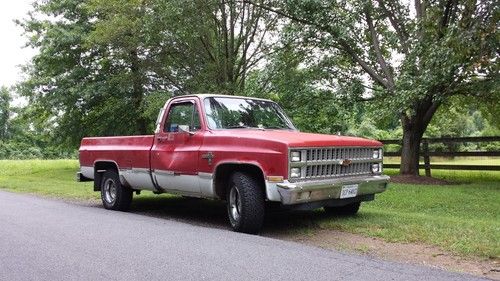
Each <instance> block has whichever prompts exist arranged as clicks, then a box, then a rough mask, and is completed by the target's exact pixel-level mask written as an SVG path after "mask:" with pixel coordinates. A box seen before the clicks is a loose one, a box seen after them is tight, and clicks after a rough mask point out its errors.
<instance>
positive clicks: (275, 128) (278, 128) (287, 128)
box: [265, 126, 293, 130]
mask: <svg viewBox="0 0 500 281" xmlns="http://www.w3.org/2000/svg"><path fill="white" fill-rule="evenodd" d="M265 128H266V129H271V130H293V129H292V128H289V127H279V126H269V127H265Z"/></svg>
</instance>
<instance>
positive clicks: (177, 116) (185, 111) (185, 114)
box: [151, 99, 203, 195]
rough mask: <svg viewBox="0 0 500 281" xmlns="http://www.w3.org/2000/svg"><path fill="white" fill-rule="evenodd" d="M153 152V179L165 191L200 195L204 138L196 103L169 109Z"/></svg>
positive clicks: (175, 103)
mask: <svg viewBox="0 0 500 281" xmlns="http://www.w3.org/2000/svg"><path fill="white" fill-rule="evenodd" d="M164 118H165V120H164V122H163V124H164V125H163V127H160V128H159V130H158V131H157V133H156V135H155V142H154V145H153V147H152V149H151V170H152V173H153V179H154V180H155V181H156V184H158V186H160V187H161V188H162V189H164V190H167V191H170V192H174V193H181V194H187V195H199V194H200V187H199V183H198V176H197V172H198V152H199V149H200V146H201V144H202V140H203V136H202V134H203V133H202V131H201V125H200V114H199V106H198V103H197V102H196V100H195V99H192V100H191V99H188V100H181V101H177V102H174V103H172V104H171V105H170V107H169V109H168V112H167V113H166V117H164Z"/></svg>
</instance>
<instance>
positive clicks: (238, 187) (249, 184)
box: [226, 172, 265, 234]
mask: <svg viewBox="0 0 500 281" xmlns="http://www.w3.org/2000/svg"><path fill="white" fill-rule="evenodd" d="M264 197H265V195H264V189H263V187H262V186H260V184H259V182H258V181H257V180H256V179H255V178H254V177H252V176H251V175H249V174H246V173H242V172H236V173H234V174H233V175H232V176H231V179H230V181H229V189H228V191H227V196H226V199H227V213H228V217H229V222H230V223H231V226H232V228H233V229H234V230H235V231H238V232H245V233H251V234H254V233H257V232H259V230H260V229H261V228H262V224H263V222H264V209H265V203H264Z"/></svg>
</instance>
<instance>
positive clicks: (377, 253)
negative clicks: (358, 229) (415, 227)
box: [276, 230, 500, 280]
mask: <svg viewBox="0 0 500 281" xmlns="http://www.w3.org/2000/svg"><path fill="white" fill-rule="evenodd" d="M276 238H280V239H284V240H290V241H295V242H300V243H304V244H309V245H313V246H317V247H321V248H325V249H335V250H341V251H347V252H356V253H360V254H363V255H367V256H372V257H377V258H382V259H385V260H390V261H397V262H403V263H408V264H418V265H425V266H431V267H435V268H441V269H444V270H450V271H456V272H463V273H469V274H473V275H477V276H482V277H486V278H490V279H493V280H500V259H498V258H492V259H479V258H464V257H460V256H457V255H453V254H451V253H448V252H446V251H443V250H442V249H440V248H439V247H436V246H430V245H422V244H415V243H390V242H385V241H383V240H381V239H378V238H371V237H366V236H363V235H359V234H352V233H346V232H341V231H336V230H319V231H317V232H315V233H314V234H311V235H306V236H305V235H300V234H296V235H294V234H292V235H287V234H284V235H278V237H276Z"/></svg>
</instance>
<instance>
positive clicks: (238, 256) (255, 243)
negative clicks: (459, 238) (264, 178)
mask: <svg viewBox="0 0 500 281" xmlns="http://www.w3.org/2000/svg"><path fill="white" fill-rule="evenodd" d="M234 279H237V280H273V281H277V280H384V281H385V280H405V281H406V280H407V281H411V280H418V281H421V280H481V279H479V278H476V277H473V276H470V275H462V274H456V273H450V272H446V271H441V270H436V269H431V268H425V267H418V266H411V265H405V264H399V263H394V262H387V261H381V260H377V259H372V258H368V257H364V256H356V255H351V254H345V253H340V252H336V251H329V250H323V249H319V248H315V247H310V246H305V245H301V244H297V243H292V242H286V241H280V240H276V239H272V238H265V237H260V236H253V235H246V234H240V233H235V232H232V231H228V230H224V229H217V228H210V227H205V226H197V225H192V224H189V223H186V222H179V221H175V220H171V219H161V218H154V217H151V216H145V215H140V214H134V213H122V212H113V211H107V210H104V209H102V208H97V207H95V206H82V205H78V204H71V203H65V202H61V201H54V200H47V199H41V198H37V197H33V196H29V195H20V194H13V193H9V192H3V191H0V280H9V281H10V280H234Z"/></svg>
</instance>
